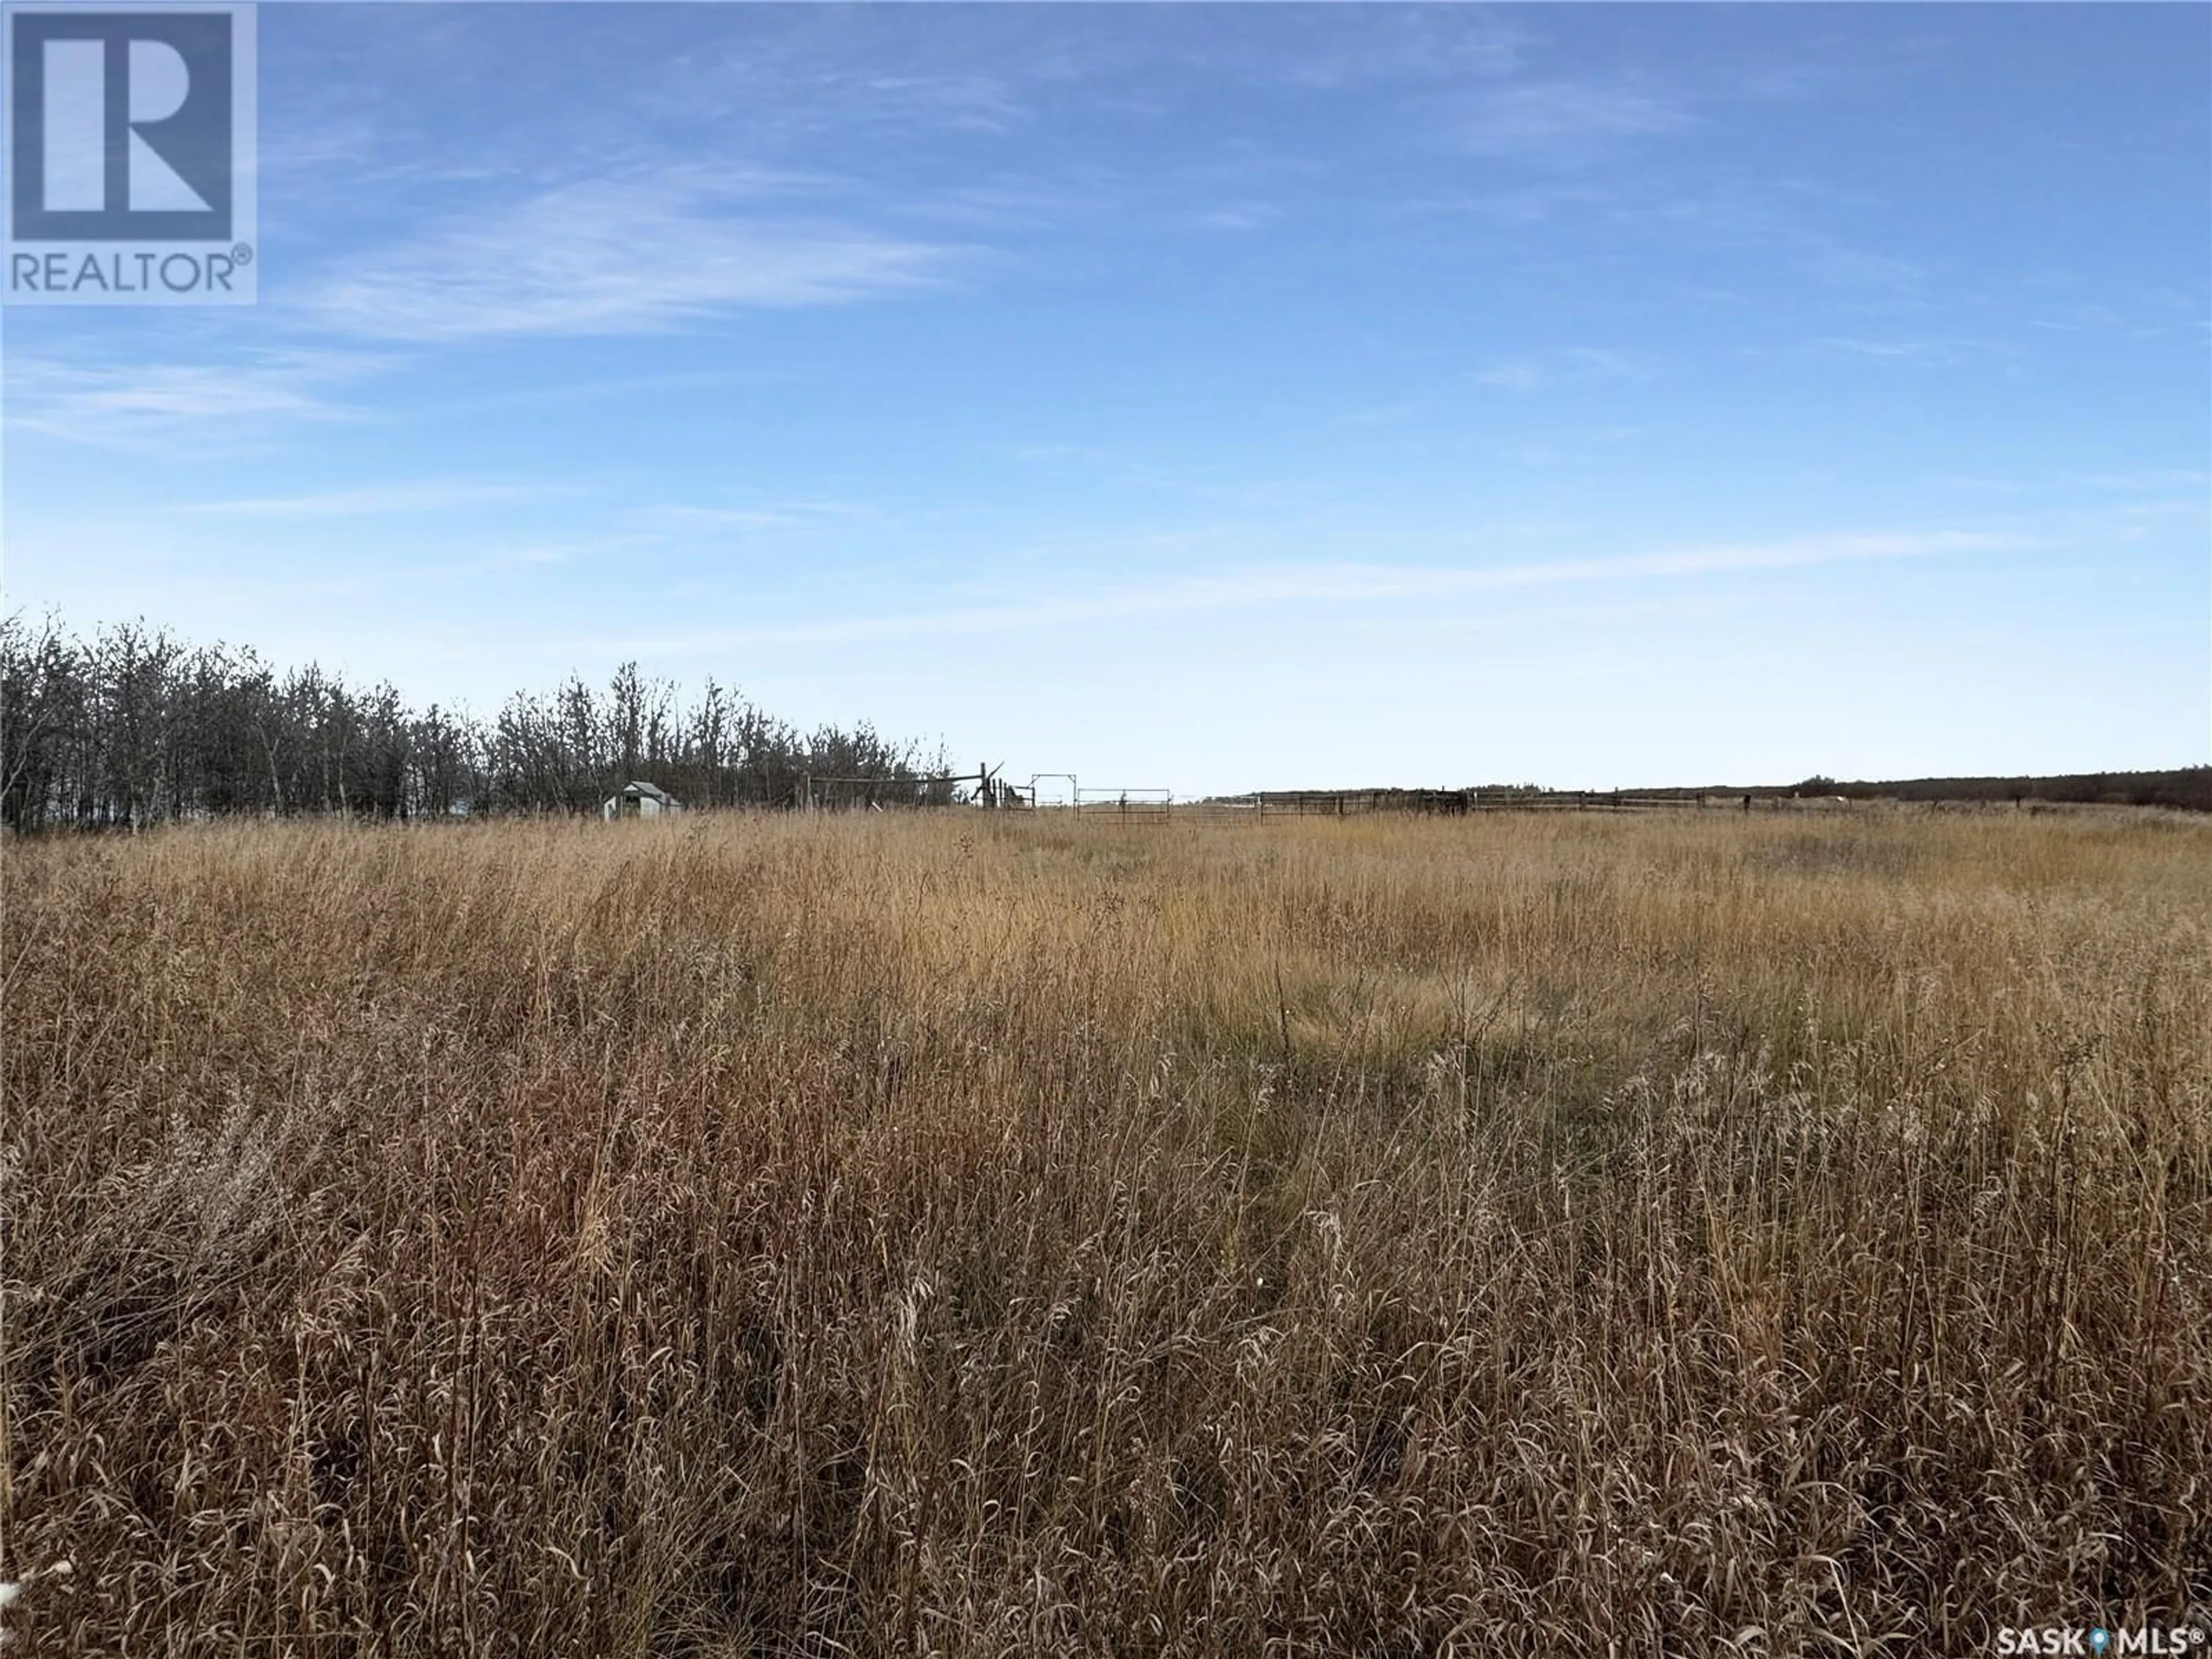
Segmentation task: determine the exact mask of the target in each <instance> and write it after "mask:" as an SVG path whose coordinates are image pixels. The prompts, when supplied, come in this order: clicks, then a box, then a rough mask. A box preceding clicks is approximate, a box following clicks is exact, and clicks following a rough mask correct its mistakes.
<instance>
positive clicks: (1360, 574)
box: [598, 530, 2028, 655]
mask: <svg viewBox="0 0 2212 1659" xmlns="http://www.w3.org/2000/svg"><path fill="white" fill-rule="evenodd" d="M2027 544H2028V543H2027V538H2025V537H2021V536H2014V535H2006V534H2000V533H1996V532H1982V531H1966V530H1942V531H1927V532H1911V533H1899V534H1865V535H1835V536H1811V537H1804V538H1796V539H1794V540H1787V541H1778V542H1756V543H1741V544H1722V545H1716V546H1706V547H1692V548H1684V549H1679V550H1672V551H1668V552H1661V553H1647V554H1633V555H1629V556H1620V557H1612V558H1593V559H1553V560H1545V561H1541V562H1533V563H1524V564H1510V565H1492V566H1482V567H1465V566H1453V567H1431V566H1408V565H1379V564H1354V563H1336V564H1321V563H1314V564H1293V565H1261V566H1250V567H1246V568H1240V569H1235V570H1231V571H1227V572H1225V573H1223V574H1218V575H1213V576H1194V577H1182V578H1177V579H1175V580H1167V581H1162V582H1157V583H1153V584H1150V585H1146V586H1118V587H1108V588H1101V589H1098V590H1097V591H1095V592H1089V593H1073V594H1064V595H1059V596H1054V597H1050V598H1044V599H1030V600H1022V601H1018V602H1012V603H1008V604H1004V605H975V606H967V607H963V608H960V609H957V610H943V611H921V612H915V613H911V614H908V615H904V616H879V617H837V618H829V619H825V620H822V621H817V622H804V623H788V624H781V625H777V626H771V627H763V628H751V629H726V630H720V631H716V632H714V633H710V634H701V635H690V636H684V637H675V638H658V639H650V640H646V639H637V640H623V641H599V642H598V643H599V646H600V647H602V648H605V649H610V650H615V651H617V652H620V653H635V654H641V655H642V654H660V653H665V654H670V655H693V654H700V653H708V652H713V651H718V650H726V649H729V648H732V647H739V646H745V645H827V644H839V643H847V642H852V641H862V640H875V639H890V638H927V637H937V636H941V635H974V634H1001V633H1011V632H1018V631H1022V630H1026V629H1043V628H1054V627H1063V626H1067V625H1070V624H1076V623H1092V622H1109V621H1119V620H1127V619H1128V618H1131V617H1144V616H1162V615H1170V614H1175V613H1182V612H1202V611H1231V610H1241V609H1245V608H1248V607H1251V606H1255V605H1281V604H1301V603H1302V604H1322V605H1347V604H1363V603H1376V602H1385V601H1389V600H1407V599H1447V598H1451V597H1454V596H1459V595H1467V594H1476V593H1484V592H1504V591H1510V590H1513V589H1517V588H1529V587H1541V586H1553V585H1558V584H1564V583H1578V582H1606V581H1644V580H1667V579H1680V578H1688V577H1698V576H1713V575H1723V574H1730V573H1735V572H1745V571H1760V570H1786V569H1797V568H1806V567H1809V566H1816V565H1831V564H1845V563H1863V562H1872V561H1879V560H1894V559H1916V558H1932V557H1941V556H1946V555H1952V554H1960V553H1980V552H1996V551H2002V550H2008V549H2012V548H2017V547H2021V546H2025V545H2027Z"/></svg>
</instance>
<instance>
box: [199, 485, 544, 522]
mask: <svg viewBox="0 0 2212 1659" xmlns="http://www.w3.org/2000/svg"><path fill="white" fill-rule="evenodd" d="M576 493H577V492H576V490H575V489H574V486H571V485H564V484H545V483H532V484H520V483H465V482H459V481H453V480H432V481H428V482H421V483H392V484H372V485H369V486H368V487H366V488H363V489H340V490H333V491H331V492H329V493H327V494H324V495H263V496H255V497H251V498H247V499H245V500H239V501H195V502H192V503H190V504H188V505H186V506H185V507H182V508H181V509H179V510H180V511H183V512H186V513H204V514H213V515H217V516H221V517H226V518H243V519H328V518H349V519H350V518H367V517H372V516H376V515H380V514H383V513H450V512H455V511H459V510H464V509H466V508H469V507H512V506H514V505H516V504H518V503H522V502H527V501H543V500H545V499H547V498H549V497H555V496H562V495H574V494H576Z"/></svg>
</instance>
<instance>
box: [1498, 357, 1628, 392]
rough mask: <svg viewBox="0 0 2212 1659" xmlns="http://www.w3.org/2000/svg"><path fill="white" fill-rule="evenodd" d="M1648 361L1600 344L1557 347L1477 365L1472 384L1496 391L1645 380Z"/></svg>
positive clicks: (1527, 390) (1524, 390) (1521, 390)
mask: <svg viewBox="0 0 2212 1659" xmlns="http://www.w3.org/2000/svg"><path fill="white" fill-rule="evenodd" d="M1652 374H1653V369H1652V367H1651V364H1650V362H1649V361H1648V360H1647V359H1645V358H1644V357H1642V356H1638V354H1636V353H1634V352H1628V351H1614V350H1610V349H1607V348H1605V347H1602V346H1568V347H1565V348H1563V349H1560V350H1558V351H1547V352H1540V353H1536V354H1534V355H1532V356H1525V357H1513V358H1507V359H1503V360H1501V361H1499V362H1493V363H1491V364H1489V365H1488V366H1487V367H1486V368H1480V369H1477V370H1476V371H1475V374H1474V380H1475V384H1476V385H1478V386H1492V387H1495V388H1496V389H1497V390H1498V391H1500V392H1535V391H1539V390H1541V389H1542V388H1544V387H1547V386H1592V385H1601V384H1604V383H1606V382H1608V381H1620V380H1650V378H1651V375H1652Z"/></svg>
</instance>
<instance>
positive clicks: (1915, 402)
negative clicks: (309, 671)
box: [4, 4, 2212, 792]
mask: <svg viewBox="0 0 2212 1659" xmlns="http://www.w3.org/2000/svg"><path fill="white" fill-rule="evenodd" d="M260 58H261V74H260V82H261V90H260V106H261V134H262V137H261V210H260V222H261V243H260V246H261V262H260V265H259V270H260V285H261V286H260V293H261V303H260V304H259V306H258V307H255V308H253V309H251V310H246V309H243V308H241V309H237V310H216V309H210V310H195V311H183V310H176V309H167V308H164V309H161V310H158V311H156V310H147V311H129V310H118V309H101V310H89V311H88V310H66V311H65V310H58V309H57V310H45V311H39V310H22V309H19V310H15V311H11V312H10V313H9V314H8V316H7V318H6V321H5V335H4V349H5V356H6V376H5V390H6V410H5V426H4V444H5V453H4V462H5V468H6V471H5V482H4V509H5V526H4V527H5V532H6V548H7V570H6V576H7V589H8V602H9V605H11V606H29V607H31V608H33V609H34V610H35V609H43V608H45V607H46V606H48V605H53V606H58V607H59V608H60V609H61V610H62V611H63V612H64V615H65V616H66V617H68V618H69V619H70V621H72V622H73V623H76V624H78V625H79V626H87V625H89V624H92V623H97V622H100V621H103V620H108V619H113V618H118V617H131V616H139V615H143V616H145V617H149V618H151V619H153V620H155V621H160V622H165V623H171V624H173V625H174V626H175V627H176V628H177V629H179V631H181V632H183V633H184V634H185V635H188V636H190V637H193V638H197V639H216V638H221V639H225V640H229V641H238V642H246V643H251V644H253V645H255V646H256V647H259V648H260V649H261V650H262V651H263V652H264V653H265V654H268V655H270V657H272V658H274V659H276V660H278V661H280V662H295V661H301V660H305V659H317V660H319V661H321V662H323V663H324V664H325V665H326V666H337V667H343V669H345V670H346V671H349V673H351V674H353V675H355V676H357V677H360V678H391V679H392V680H393V681H394V682H396V683H397V684H398V685H399V686H400V687H401V688H402V689H403V690H404V691H405V692H406V693H407V694H408V695H409V696H410V697H411V698H413V699H415V700H416V701H418V702H428V701H431V700H434V699H435V700H441V701H446V702H454V701H460V702H466V703H468V704H470V705H471V706H472V707H474V708H477V710H478V711H479V712H482V713H489V712H491V711H492V710H493V709H494V708H495V706H496V704H497V702H498V701H499V699H500V698H501V696H502V695H503V694H504V693H505V692H506V691H507V690H510V689H513V688H515V687H518V686H546V685H550V684H552V683H554V682H555V681H556V680H557V679H558V678H561V677H562V676H563V675H565V674H566V673H567V672H568V671H569V670H571V669H572V668H573V669H576V670H580V671H582V672H583V673H585V674H586V676H587V677H589V678H595V679H596V678H604V677H605V674H606V673H607V672H609V671H611V669H612V668H613V667H614V665H616V664H617V663H618V662H620V661H622V660H623V659H628V658H635V659H637V660H638V661H639V662H640V663H641V665H643V666H644V667H645V668H646V669H647V671H650V672H653V673H658V674H661V675H665V676H668V677H671V678H676V679H678V680H679V681H682V682H684V683H686V684H697V683H698V681H699V680H700V679H701V678H702V677H704V676H705V675H707V674H708V673H712V674H714V675H715V676H716V677H717V678H720V679H722V680H723V681H724V682H725V683H730V682H734V683H736V684H738V685H739V686H740V687H742V688H743V689H744V690H745V691H746V692H747V693H749V694H750V695H751V696H754V697H755V698H756V699H757V700H758V701H760V702H763V704H764V705H766V706H767V707H769V708H772V709H774V710H775V711H776V712H778V713H780V714H784V715H786V716H787V717H788V718H791V719H793V720H798V721H799V722H801V723H802V724H806V723H811V722H812V721H815V720H824V719H832V720H854V719H869V720H873V721H874V722H876V724H877V725H878V726H880V727H882V728H884V729H885V730H887V731H890V732H897V733H901V734H907V735H912V736H915V737H917V738H921V739H924V740H925V741H927V742H928V743H930V744H935V743H936V742H938V741H939V740H940V739H941V740H942V741H944V742H945V744H947V745H949V747H950V749H951V751H952V752H953V753H954V754H955V755H956V756H957V757H959V758H961V759H962V760H963V761H966V760H969V759H972V758H977V757H987V758H988V759H990V760H992V761H994V762H996V761H1004V762H1006V763H1007V769H1008V771H1009V773H1010V774H1013V775H1027V774H1029V773H1030V772H1031V771H1046V770H1053V771H1074V772H1077V773H1079V774H1080V775H1081V776H1082V778H1083V781H1084V782H1085V786H1086V787H1091V786H1094V785H1097V786H1126V787H1147V786H1154V787H1172V788H1174V789H1176V790H1178V791H1183V792H1194V791H1200V790H1208V789H1231V788H1239V787H1252V786H1255V785H1267V786H1270V787H1288V786H1293V785H1302V784H1303V785H1326V784H1357V783H1366V782H1370V781H1373V782H1396V783H1404V784H1447V785H1456V784H1463V783H1473V782H1486V781H1517V780H1522V779H1533V780H1541V781H1547V782H1551V783H1554V784H1559V785H1562V786H1569V787H1614V786H1626V785H1635V784H1639V783H1662V782H1702V781H1723V780H1727V781H1753V780H1763V781H1790V780H1793V779H1796V778H1797V777H1801V776H1803V775H1807V774H1808V773H1812V772H1814V771H1822V772H1826V773H1829V774H1832V775H1837V776H1856V777H1864V776H1898V775H1917V774H1925V773H1953V772H2000V773H2012V772H2023V771H2046V772H2048V771H2061V770H2073V769H2095V768H2118V767H2149V766H2166V765H2179V764H2189V763H2200V762H2203V761H2204V760H2206V759H2207V758H2208V756H2209V755H2212V647H2208V641H2212V482H2208V475H2207V466H2208V460H2212V329H2209V328H2208V318H2212V8H2207V7H2204V6H2195V5H2191V6H2180V5H2176V6H2148V7H2134V6H2117V5H2108V6H2096V7H2089V6H2079V7H2074V6H2047V7H2044V6H2039V7H2011V6H1994V5H1993V6H1978V7H1956V8H1953V7H1923V6H1896V7H1858V6H1804V7H1778V8H1771V9H1744V8H1726V9H1721V8H1717V9H1703V8H1690V7H1676V6H1650V7H1621V8H1614V7H1596V6H1591V7H1572V6H1556V7H1536V8H1513V9H1494V10H1493V9H1473V8H1459V7H1443V6H1438V7H1431V8H1422V9H1400V8H1396V7H1388V6H1358V7H1353V6H1344V7H1302V8H1296V9H1278V8H1274V7H1267V6H1238V7H1229V8H1200V7H1182V6H1171V5H1155V6H1120V7H1084V8H1067V9H1046V8H1036V9H1024V8H1011V7H1008V8H972V9H971V8H969V7H964V6H928V7H919V6H917V7H905V8H892V9H848V8H826V7H825V8H821V9H784V8H781V7H773V6H763V7H736V6H710V5H698V6H665V7H663V6H625V7H598V6H565V5H564V6H557V7H556V6H550V5H535V6H533V5H518V6H491V5H481V6H479V5H441V6H405V7H403V6H351V5H346V6H319V5H306V4H271V5H265V6H264V7H263V8H262V11H261V19H260Z"/></svg>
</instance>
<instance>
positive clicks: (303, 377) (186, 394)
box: [7, 350, 386, 455]
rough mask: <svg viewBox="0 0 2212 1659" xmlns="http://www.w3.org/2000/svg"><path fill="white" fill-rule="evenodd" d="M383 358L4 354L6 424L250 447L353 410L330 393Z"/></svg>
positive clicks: (197, 446) (141, 441)
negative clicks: (174, 359) (113, 358)
mask: <svg viewBox="0 0 2212 1659" xmlns="http://www.w3.org/2000/svg"><path fill="white" fill-rule="evenodd" d="M385 367H386V360H385V359H383V358H381V357H378V356H369V355H365V354H362V353H357V352H344V351H329V350H295V351H268V352H258V353H253V354H250V355H247V356H243V357H241V358H240V360H239V361H237V362H231V363H150V362H68V361H64V360H63V359H60V358H58V357H52V356H25V355H23V354H21V353H15V354H13V355H11V356H10V357H9V361H8V365H7V392H8V411H7V419H8V425H9V428H11V429H13V430H15V431H19V432H35V433H39V434H41V435H46V436H48V437H52V438H59V439H62V440H64V441H68V442H71V443H82V444H89V445H93V446H95V447H101V448H110V449H120V450H131V451H141V452H143V451H149V450H150V451H158V452H161V453H167V454H173V455H201V454H207V453H227V452H232V451H236V450H243V449H252V448H255V447H259V446H260V445H262V444H264V443H265V442H266V441H268V440H269V438H270V435H272V434H274V433H275V432H276V431H277V430H279V429H281V428H284V427H286V426H289V425H292V424H294V423H296V422H301V421H337V420H344V419H349V418H354V417H356V416H357V415H358V413H359V411H358V410H355V409H353V408H351V407H349V405H348V404H345V403H344V402H343V401H342V400H341V399H340V398H339V397H338V396H337V392H338V391H339V389H340V388H341V387H342V386H344V385H345V384H346V383H348V382H349V381H353V380H358V379H360V378H362V377H363V376H365V375H368V374H373V373H374V372H376V371H378V370H380V369H382V368H385Z"/></svg>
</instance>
